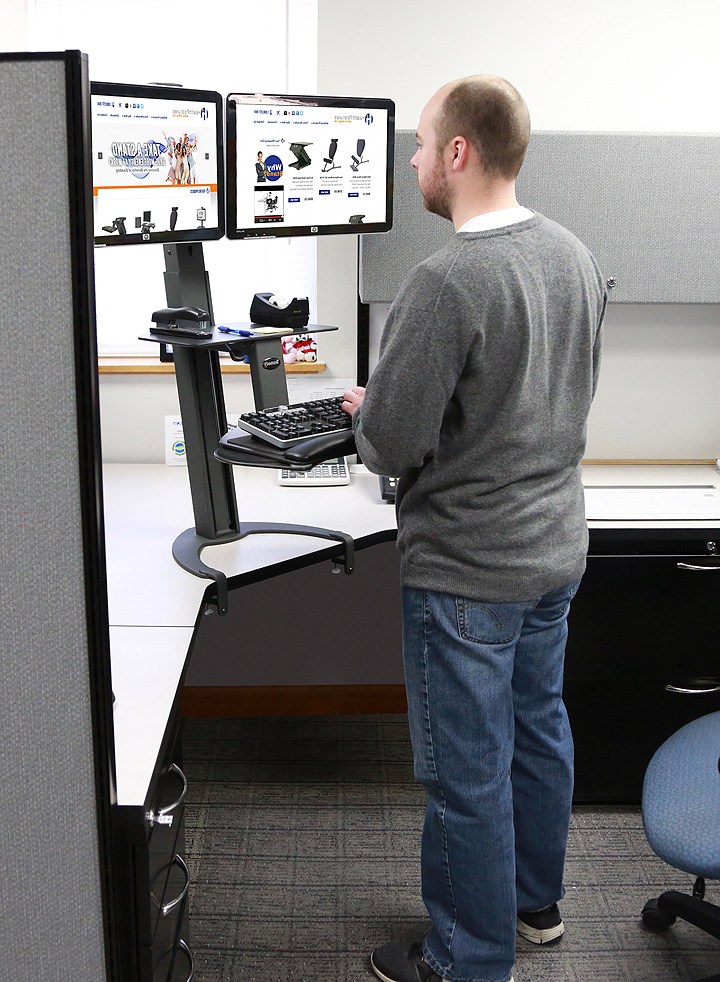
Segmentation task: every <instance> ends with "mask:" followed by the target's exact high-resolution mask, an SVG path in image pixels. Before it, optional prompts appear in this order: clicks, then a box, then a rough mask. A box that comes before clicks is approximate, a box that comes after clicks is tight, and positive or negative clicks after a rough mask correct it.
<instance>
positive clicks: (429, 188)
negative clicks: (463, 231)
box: [421, 158, 453, 221]
mask: <svg viewBox="0 0 720 982" xmlns="http://www.w3.org/2000/svg"><path fill="white" fill-rule="evenodd" d="M440 159H441V158H438V160H437V162H436V167H435V170H434V171H433V172H432V174H431V175H430V181H429V183H428V184H427V185H426V186H425V188H424V189H421V192H422V196H423V204H424V205H425V208H426V209H427V210H428V211H429V212H431V213H432V214H433V215H439V216H440V218H446V219H447V220H448V221H452V203H453V198H452V194H451V193H450V188H449V187H448V182H447V179H446V178H445V175H444V174H443V172H442V170H441V168H440Z"/></svg>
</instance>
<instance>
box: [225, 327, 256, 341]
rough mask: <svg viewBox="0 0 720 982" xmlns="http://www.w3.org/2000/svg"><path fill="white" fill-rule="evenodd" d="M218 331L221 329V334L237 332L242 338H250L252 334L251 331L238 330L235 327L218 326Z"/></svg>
mask: <svg viewBox="0 0 720 982" xmlns="http://www.w3.org/2000/svg"><path fill="white" fill-rule="evenodd" d="M218 331H222V332H223V334H239V335H240V336H241V337H243V338H251V337H252V336H253V332H252V331H239V330H238V329H237V328H235V327H219V328H218Z"/></svg>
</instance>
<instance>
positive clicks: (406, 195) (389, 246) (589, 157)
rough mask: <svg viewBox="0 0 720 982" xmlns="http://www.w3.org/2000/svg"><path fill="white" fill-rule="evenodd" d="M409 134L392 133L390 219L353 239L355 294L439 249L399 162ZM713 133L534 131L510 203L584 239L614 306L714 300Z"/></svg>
mask: <svg viewBox="0 0 720 982" xmlns="http://www.w3.org/2000/svg"><path fill="white" fill-rule="evenodd" d="M414 151H415V134H414V133H413V132H412V131H410V130H399V131H398V132H397V134H396V149H395V161H396V164H395V213H396V222H395V226H394V228H393V229H392V231H391V232H389V233H387V234H386V235H367V236H363V237H362V240H361V242H362V245H361V257H362V276H361V297H362V299H363V301H365V302H366V303H373V302H378V303H387V302H389V301H391V300H392V299H393V298H394V296H395V294H396V293H397V290H398V288H399V286H400V283H401V282H402V279H403V277H404V276H405V275H406V274H407V272H408V271H409V270H410V269H411V268H412V267H413V266H414V265H416V263H418V262H420V261H421V260H422V259H424V258H425V256H427V255H429V254H430V252H432V251H433V250H435V249H437V248H439V247H440V246H441V245H443V244H444V243H445V242H446V241H447V240H448V238H449V237H450V236H451V235H452V234H453V228H452V225H451V224H450V223H449V222H446V221H443V220H442V219H439V218H437V217H436V216H434V215H429V214H428V213H427V212H426V211H425V210H424V208H423V207H422V201H421V198H420V194H419V191H418V189H417V184H416V180H415V174H414V171H413V170H412V168H411V167H410V164H409V161H410V158H411V156H412V154H413V153H414ZM719 161H720V136H719V135H716V134H702V133H579V132H550V131H548V132H536V133H534V134H533V136H532V139H531V141H530V146H529V148H528V154H527V158H526V161H525V164H524V166H523V169H522V170H521V172H520V177H519V179H518V200H519V201H520V202H521V204H524V205H526V206H527V207H528V208H532V209H534V210H536V211H539V212H542V213H543V214H544V215H547V216H548V218H553V219H555V221H558V222H560V223H561V224H562V225H565V226H566V227H567V228H569V229H570V230H571V231H573V232H575V234H576V235H578V236H579V237H580V239H582V241H583V242H585V243H586V245H587V246H588V248H589V249H590V250H591V251H592V252H593V254H594V255H595V257H596V258H597V260H598V263H599V264H600V268H601V269H602V271H603V273H604V274H605V276H606V277H614V278H615V280H616V281H617V286H616V288H615V289H613V290H611V291H610V299H611V300H615V301H619V302H623V303H717V302H718V301H720V271H719V270H718V263H717V256H718V252H719V251H720V214H718V208H717V205H716V200H717V195H716V193H715V190H716V189H715V185H716V184H717V179H718V173H719V171H720V166H719V163H718V162H719Z"/></svg>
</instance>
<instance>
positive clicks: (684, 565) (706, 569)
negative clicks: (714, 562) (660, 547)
mask: <svg viewBox="0 0 720 982" xmlns="http://www.w3.org/2000/svg"><path fill="white" fill-rule="evenodd" d="M676 565H677V568H678V569H690V570H693V571H694V572H696V573H716V572H720V566H695V565H693V563H676Z"/></svg>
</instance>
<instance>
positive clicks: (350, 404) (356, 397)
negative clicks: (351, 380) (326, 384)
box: [342, 385, 365, 416]
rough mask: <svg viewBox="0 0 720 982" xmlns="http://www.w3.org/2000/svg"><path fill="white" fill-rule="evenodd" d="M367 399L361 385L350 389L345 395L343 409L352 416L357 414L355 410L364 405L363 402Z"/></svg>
mask: <svg viewBox="0 0 720 982" xmlns="http://www.w3.org/2000/svg"><path fill="white" fill-rule="evenodd" d="M364 397H365V389H363V387H362V386H361V385H356V386H354V388H352V389H350V391H349V392H346V393H345V394H344V395H343V404H342V407H343V409H344V410H345V412H346V413H349V414H350V416H352V414H353V413H354V412H355V410H356V409H357V408H358V407H359V406H361V405H362V401H363V399H364Z"/></svg>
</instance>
